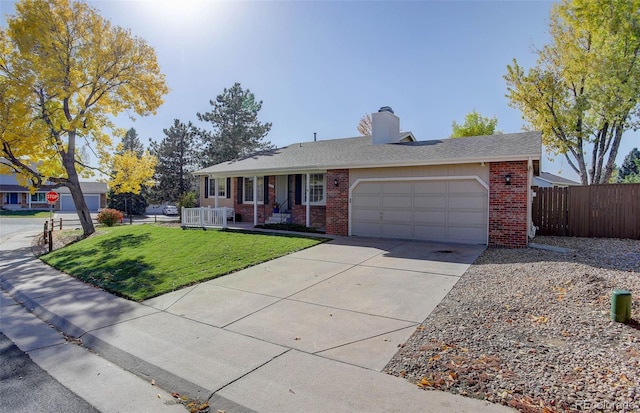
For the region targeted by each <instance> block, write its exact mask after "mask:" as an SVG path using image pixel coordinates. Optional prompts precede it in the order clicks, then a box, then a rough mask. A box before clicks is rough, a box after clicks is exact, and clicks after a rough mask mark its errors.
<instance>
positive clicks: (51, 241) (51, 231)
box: [49, 229, 53, 252]
mask: <svg viewBox="0 0 640 413" xmlns="http://www.w3.org/2000/svg"><path fill="white" fill-rule="evenodd" d="M51 251H53V230H52V229H50V230H49V252H51Z"/></svg>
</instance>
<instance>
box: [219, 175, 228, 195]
mask: <svg viewBox="0 0 640 413" xmlns="http://www.w3.org/2000/svg"><path fill="white" fill-rule="evenodd" d="M218 196H219V197H220V198H226V197H227V178H218Z"/></svg>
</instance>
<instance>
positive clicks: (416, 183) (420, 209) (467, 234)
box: [350, 177, 488, 244]
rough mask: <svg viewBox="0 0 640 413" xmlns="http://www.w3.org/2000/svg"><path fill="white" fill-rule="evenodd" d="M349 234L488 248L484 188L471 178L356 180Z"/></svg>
mask: <svg viewBox="0 0 640 413" xmlns="http://www.w3.org/2000/svg"><path fill="white" fill-rule="evenodd" d="M351 200H352V202H351V212H350V216H351V220H350V228H351V235H355V236H363V237H376V238H401V239H415V240H427V241H442V242H458V243H469V244H487V240H488V230H487V228H488V188H487V187H486V186H485V184H483V183H482V182H481V181H480V180H479V179H476V178H468V177H464V178H449V177H448V178H413V179H406V180H400V179H388V180H359V181H357V182H356V183H355V186H354V187H353V189H352V193H351Z"/></svg>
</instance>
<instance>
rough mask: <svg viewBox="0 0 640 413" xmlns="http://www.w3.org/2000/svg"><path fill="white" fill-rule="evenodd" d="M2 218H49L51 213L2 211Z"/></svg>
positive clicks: (0, 212) (0, 214) (0, 213)
mask: <svg viewBox="0 0 640 413" xmlns="http://www.w3.org/2000/svg"><path fill="white" fill-rule="evenodd" d="M0 217H7V218H11V217H16V218H49V211H34V210H24V211H23V210H18V211H5V210H0Z"/></svg>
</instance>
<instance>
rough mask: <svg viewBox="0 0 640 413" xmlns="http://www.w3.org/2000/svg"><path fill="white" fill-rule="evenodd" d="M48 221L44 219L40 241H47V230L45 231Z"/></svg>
mask: <svg viewBox="0 0 640 413" xmlns="http://www.w3.org/2000/svg"><path fill="white" fill-rule="evenodd" d="M48 224H49V221H44V232H43V233H42V241H43V242H47V233H48V232H49V231H47V229H48V228H47V227H48Z"/></svg>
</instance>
